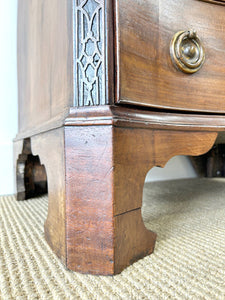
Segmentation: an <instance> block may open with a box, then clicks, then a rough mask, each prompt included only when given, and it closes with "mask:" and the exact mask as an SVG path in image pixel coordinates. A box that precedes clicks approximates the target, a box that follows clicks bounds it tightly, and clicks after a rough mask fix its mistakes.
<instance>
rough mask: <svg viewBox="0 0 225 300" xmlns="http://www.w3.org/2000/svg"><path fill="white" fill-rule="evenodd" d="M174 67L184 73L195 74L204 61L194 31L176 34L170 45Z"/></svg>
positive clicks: (202, 49)
mask: <svg viewBox="0 0 225 300" xmlns="http://www.w3.org/2000/svg"><path fill="white" fill-rule="evenodd" d="M170 56H171V58H172V61H173V63H174V65H175V66H176V67H177V68H178V69H179V70H181V71H182V72H184V73H189V74H193V73H195V72H197V71H198V70H199V69H200V68H201V67H202V65H203V63H204V61H205V51H204V48H203V46H202V43H201V41H200V39H199V38H198V36H197V33H196V32H195V31H194V30H188V31H179V32H177V33H176V34H175V35H174V36H173V38H172V41H171V43H170Z"/></svg>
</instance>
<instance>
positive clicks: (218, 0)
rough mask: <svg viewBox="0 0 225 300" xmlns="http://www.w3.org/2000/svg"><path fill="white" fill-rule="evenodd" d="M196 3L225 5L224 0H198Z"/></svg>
mask: <svg viewBox="0 0 225 300" xmlns="http://www.w3.org/2000/svg"><path fill="white" fill-rule="evenodd" d="M198 1H203V2H208V3H213V4H219V5H225V0H198Z"/></svg>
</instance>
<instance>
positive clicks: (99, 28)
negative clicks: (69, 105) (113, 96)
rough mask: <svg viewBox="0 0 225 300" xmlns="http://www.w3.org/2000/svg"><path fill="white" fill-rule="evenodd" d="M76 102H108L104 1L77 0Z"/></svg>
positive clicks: (82, 104) (75, 45) (75, 11)
mask: <svg viewBox="0 0 225 300" xmlns="http://www.w3.org/2000/svg"><path fill="white" fill-rule="evenodd" d="M74 13H75V22H74V26H75V28H74V34H75V39H74V56H75V74H74V79H75V106H90V105H103V104H107V103H106V101H107V100H106V92H105V85H106V55H105V53H106V50H105V38H106V37H105V1H104V0H75V10H74Z"/></svg>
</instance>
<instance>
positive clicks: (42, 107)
mask: <svg viewBox="0 0 225 300" xmlns="http://www.w3.org/2000/svg"><path fill="white" fill-rule="evenodd" d="M72 3H73V1H61V0H38V1H30V0H19V1H18V38H17V40H18V98H19V132H24V131H26V130H28V129H29V130H31V128H35V127H37V126H39V127H40V126H43V125H44V123H51V122H53V123H55V122H60V120H63V119H64V118H65V115H66V114H67V110H68V107H69V106H72V105H73V30H72V28H73V23H72V17H73V14H72V11H73V9H72V8H73V7H72ZM61 123H62V122H61ZM61 125H62V124H61Z"/></svg>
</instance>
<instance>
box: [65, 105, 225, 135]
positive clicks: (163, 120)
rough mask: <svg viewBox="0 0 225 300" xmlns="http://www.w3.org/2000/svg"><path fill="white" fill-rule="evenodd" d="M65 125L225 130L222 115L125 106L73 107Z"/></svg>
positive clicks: (224, 121)
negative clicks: (166, 111)
mask: <svg viewBox="0 0 225 300" xmlns="http://www.w3.org/2000/svg"><path fill="white" fill-rule="evenodd" d="M64 125H65V126H96V125H114V126H118V127H141V128H153V129H154V128H155V129H164V130H165V129H170V130H171V129H173V130H181V129H182V130H192V131H193V130H198V131H223V130H224V129H225V118H224V116H222V115H205V114H204V115H200V114H181V113H180V114H179V113H171V112H169V113H164V112H153V111H148V110H142V109H137V108H127V107H121V106H116V105H112V106H96V107H85V108H82V107H80V108H75V107H73V108H71V109H70V114H69V115H68V117H67V118H66V120H65V123H64Z"/></svg>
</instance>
